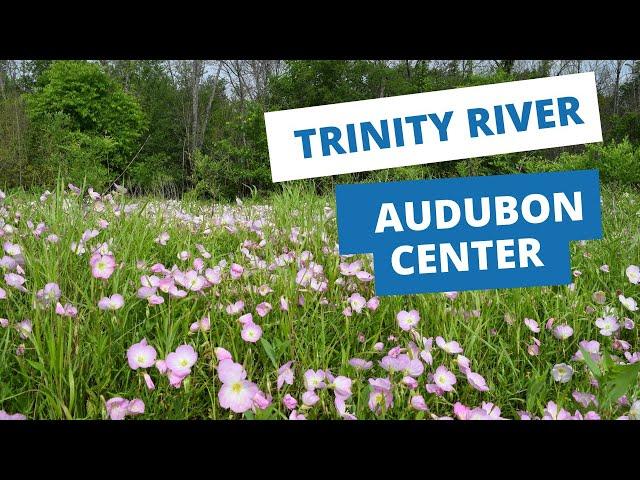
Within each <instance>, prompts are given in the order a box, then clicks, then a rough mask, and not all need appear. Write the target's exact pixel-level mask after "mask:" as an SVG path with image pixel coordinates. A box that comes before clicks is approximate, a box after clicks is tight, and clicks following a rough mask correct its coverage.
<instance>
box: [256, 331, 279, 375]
mask: <svg viewBox="0 0 640 480" xmlns="http://www.w3.org/2000/svg"><path fill="white" fill-rule="evenodd" d="M260 343H261V344H262V347H263V348H264V351H265V352H266V354H267V357H269V360H271V363H273V366H274V368H278V362H277V360H276V355H275V352H274V351H273V347H272V346H271V344H270V343H269V341H268V340H266V339H265V338H264V337H263V338H261V339H260Z"/></svg>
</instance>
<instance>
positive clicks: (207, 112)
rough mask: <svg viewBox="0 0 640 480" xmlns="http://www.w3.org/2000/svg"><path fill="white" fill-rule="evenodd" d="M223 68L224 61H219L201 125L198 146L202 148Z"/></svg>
mask: <svg viewBox="0 0 640 480" xmlns="http://www.w3.org/2000/svg"><path fill="white" fill-rule="evenodd" d="M221 69H222V62H219V63H218V70H217V71H216V76H215V77H214V79H213V87H212V89H211V94H210V95H209V100H208V101H207V108H206V110H205V112H204V118H203V119H202V127H200V136H199V138H198V148H201V147H202V145H203V144H204V136H205V134H206V131H207V124H208V123H209V116H210V115H211V105H213V100H214V99H215V97H216V96H217V94H218V79H219V78H220V70H221Z"/></svg>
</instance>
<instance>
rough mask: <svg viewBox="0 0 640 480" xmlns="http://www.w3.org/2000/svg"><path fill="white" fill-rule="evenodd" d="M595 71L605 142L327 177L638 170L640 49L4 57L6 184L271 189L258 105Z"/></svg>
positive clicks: (0, 72) (209, 192)
mask: <svg viewBox="0 0 640 480" xmlns="http://www.w3.org/2000/svg"><path fill="white" fill-rule="evenodd" d="M585 71H593V72H595V74H596V79H597V87H598V96H599V103H600V113H601V118H602V126H603V134H604V139H605V142H604V143H603V144H598V145H589V146H578V147H570V148H563V149H549V150H544V151H537V152H533V153H525V154H522V153H518V154H511V155H499V156H492V157H486V158H480V159H470V160H463V161H458V162H445V163H441V164H435V165H425V166H415V167H407V168H402V169H394V170H392V171H379V172H366V173H360V174H353V175H346V176H341V177H334V178H327V179H319V180H316V181H314V185H315V188H316V190H317V191H318V192H319V193H324V192H328V191H330V189H331V188H332V187H333V184H334V183H335V182H345V181H351V182H353V181H375V180H390V179H404V178H431V177H442V176H452V175H487V174H499V173H513V172H528V171H532V172H533V171H550V170H566V169H572V168H593V167H597V168H599V169H600V172H601V178H602V179H603V180H604V181H610V182H615V183H624V184H630V185H637V184H638V183H640V149H639V147H638V144H639V143H640V60H517V61H513V60H351V61H349V60H296V61H283V60H222V61H217V60H189V61H184V60H180V61H173V60H99V61H75V60H74V61H52V60H3V61H0V187H4V188H16V187H18V188H22V189H25V190H35V189H42V188H53V186H54V185H55V182H56V179H57V178H59V177H60V176H61V175H62V176H64V177H65V178H66V179H67V180H69V181H71V182H74V183H76V184H79V185H82V184H87V185H91V186H93V187H94V188H96V189H98V190H101V191H102V190H104V189H107V188H109V187H110V186H111V185H112V184H113V183H114V182H117V183H120V184H122V183H124V184H125V185H126V186H127V187H128V188H129V189H130V191H131V192H132V193H134V194H153V195H160V196H163V197H171V198H178V197H184V196H185V195H186V196H187V197H193V198H205V199H211V198H213V199H216V200H228V199H233V198H235V197H236V196H239V197H243V196H246V195H249V194H256V193H257V194H263V193H268V192H270V191H272V190H274V189H278V188H281V187H280V186H278V185H276V184H273V183H272V182H271V175H270V170H269V161H268V151H267V141H266V133H265V128H264V116H263V113H264V112H265V111H274V110H279V109H289V108H300V107H307V106H313V105H321V104H330V103H337V102H346V101H352V100H363V99H369V98H379V97H385V96H393V95H404V94H410V93H418V92H425V91H433V90H442V89H450V88H457V87H465V86H472V85H481V84H487V83H497V82H504V81H511V80H520V79H528V78H536V77H545V76H555V75H564V74H570V73H579V72H585Z"/></svg>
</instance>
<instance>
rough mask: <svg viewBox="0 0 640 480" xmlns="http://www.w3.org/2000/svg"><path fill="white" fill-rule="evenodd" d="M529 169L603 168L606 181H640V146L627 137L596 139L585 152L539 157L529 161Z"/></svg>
mask: <svg viewBox="0 0 640 480" xmlns="http://www.w3.org/2000/svg"><path fill="white" fill-rule="evenodd" d="M525 167H526V171H527V172H555V171H563V170H588V169H597V170H599V171H600V180H601V181H602V182H612V183H618V184H621V185H632V186H638V185H640V146H635V145H633V144H632V143H631V142H629V140H628V139H627V138H625V139H624V140H623V141H622V142H610V143H606V144H604V143H595V144H589V145H587V146H586V148H585V150H584V152H582V153H578V154H575V153H567V152H564V153H561V154H560V156H559V157H558V158H557V159H555V160H538V161H534V162H529V163H527V164H525Z"/></svg>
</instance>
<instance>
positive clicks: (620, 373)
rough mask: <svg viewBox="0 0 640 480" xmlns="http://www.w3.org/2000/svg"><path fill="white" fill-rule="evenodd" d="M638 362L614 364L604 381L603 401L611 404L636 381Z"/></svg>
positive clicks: (638, 370) (639, 366)
mask: <svg viewBox="0 0 640 480" xmlns="http://www.w3.org/2000/svg"><path fill="white" fill-rule="evenodd" d="M639 373H640V363H632V364H630V365H614V366H613V367H611V370H610V372H609V375H607V380H606V382H605V392H606V394H605V402H606V403H607V404H611V403H613V402H614V401H616V400H617V399H618V398H620V397H622V396H623V395H625V394H626V393H627V392H628V391H629V390H630V389H631V388H632V387H633V386H635V385H636V384H637V382H638V374H639Z"/></svg>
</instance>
